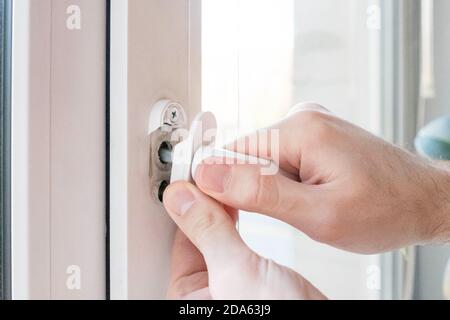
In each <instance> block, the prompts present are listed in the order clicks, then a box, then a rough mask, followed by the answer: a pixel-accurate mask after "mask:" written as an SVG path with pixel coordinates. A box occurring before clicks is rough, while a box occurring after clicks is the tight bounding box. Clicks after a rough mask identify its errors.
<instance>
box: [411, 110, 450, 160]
mask: <svg viewBox="0 0 450 320" xmlns="http://www.w3.org/2000/svg"><path fill="white" fill-rule="evenodd" d="M415 146H416V150H417V152H418V153H419V154H420V155H422V156H426V157H428V158H431V159H435V160H446V161H450V116H447V117H442V118H439V119H437V120H435V121H433V122H431V123H430V124H429V125H427V126H426V127H425V128H423V129H422V130H420V132H419V134H418V135H417V137H416V141H415Z"/></svg>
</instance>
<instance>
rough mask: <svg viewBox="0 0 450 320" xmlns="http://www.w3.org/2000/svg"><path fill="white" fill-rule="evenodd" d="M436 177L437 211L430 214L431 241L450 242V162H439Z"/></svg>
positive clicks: (433, 242)
mask: <svg viewBox="0 0 450 320" xmlns="http://www.w3.org/2000/svg"><path fill="white" fill-rule="evenodd" d="M436 174H437V178H436V179H434V189H435V212H434V214H433V213H432V214H431V215H430V217H431V220H433V221H431V222H430V225H431V226H432V227H431V243H432V244H443V243H450V164H449V163H448V162H447V163H443V162H441V163H438V164H437V171H436Z"/></svg>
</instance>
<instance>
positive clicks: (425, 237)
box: [195, 104, 450, 254]
mask: <svg viewBox="0 0 450 320" xmlns="http://www.w3.org/2000/svg"><path fill="white" fill-rule="evenodd" d="M297 109H298V111H297V112H293V113H292V114H291V116H290V117H288V118H286V119H285V120H283V121H281V122H280V123H278V124H276V125H274V126H273V127H271V128H269V130H271V129H274V130H278V131H279V137H280V141H279V155H280V157H279V163H278V164H279V166H280V168H281V169H282V170H284V171H286V172H288V173H289V174H291V175H292V176H294V177H296V179H292V178H288V177H286V175H283V174H280V173H278V174H276V175H262V174H261V168H260V167H258V166H256V165H224V164H203V165H201V166H200V167H198V169H197V171H196V174H195V181H196V183H197V185H198V187H199V188H200V189H201V190H202V191H203V192H204V193H205V194H207V195H209V196H211V197H212V198H214V199H216V200H217V201H218V202H220V203H224V204H225V205H227V206H229V207H232V208H237V209H241V210H245V211H250V212H258V213H262V214H266V215H269V216H271V217H274V218H276V219H279V220H282V221H285V222H287V223H289V224H291V225H292V226H294V227H296V228H298V229H299V230H301V231H303V232H305V233H306V234H307V235H309V236H310V237H311V238H312V239H314V240H317V241H319V242H323V243H326V244H329V245H332V246H334V247H337V248H341V249H345V250H348V251H353V252H357V253H367V254H369V253H379V252H384V251H389V250H392V249H397V248H401V247H405V246H408V245H413V244H427V243H435V242H445V241H449V240H450V174H449V172H448V171H447V170H444V169H442V168H438V167H437V166H434V165H433V164H432V163H430V162H427V161H425V160H423V159H421V158H419V157H416V156H415V155H413V154H410V153H408V152H406V151H404V150H402V149H400V148H398V147H395V146H393V145H391V144H388V143H386V142H384V141H383V140H381V139H379V138H377V137H375V136H373V135H372V134H370V133H368V132H366V131H365V130H363V129H361V128H358V127H356V126H354V125H352V124H350V123H348V122H345V121H343V120H341V119H338V118H336V117H334V116H333V115H331V114H329V113H328V112H327V111H326V110H325V109H324V108H323V107H321V106H318V105H315V104H303V105H300V106H298V108H297ZM257 137H258V132H257V133H255V134H253V135H250V136H247V137H244V138H242V140H241V141H238V142H237V143H236V144H233V145H231V146H229V149H231V150H233V151H237V152H240V153H245V154H250V155H253V156H259V155H261V154H263V155H267V154H271V153H274V152H275V151H277V150H270V143H267V148H260V149H259V150H248V148H247V149H246V148H245V147H242V146H248V145H249V144H248V141H249V140H253V141H255V138H256V139H257ZM242 142H244V143H242Z"/></svg>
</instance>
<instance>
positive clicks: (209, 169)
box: [195, 164, 317, 230]
mask: <svg viewBox="0 0 450 320" xmlns="http://www.w3.org/2000/svg"><path fill="white" fill-rule="evenodd" d="M195 181H196V183H197V186H198V187H199V188H200V189H201V190H202V191H203V192H204V193H206V194H208V195H209V196H211V197H213V198H214V199H216V200H217V201H219V202H220V203H224V204H226V205H228V206H230V207H233V208H236V209H240V210H244V211H249V212H258V213H262V214H265V215H268V216H270V217H273V218H275V219H278V220H281V221H284V222H286V223H288V224H290V225H292V226H294V227H296V228H298V229H300V230H303V229H304V226H308V225H311V224H312V222H313V220H312V219H314V214H313V213H314V210H313V206H314V205H315V204H316V203H317V201H316V198H317V196H316V192H315V191H314V190H313V188H312V187H311V186H307V185H303V184H301V183H299V182H297V181H294V180H291V179H289V178H288V177H286V176H284V175H282V174H280V173H278V174H275V175H263V174H262V171H261V168H260V167H259V166H258V165H248V164H245V165H240V164H237V165H225V164H203V165H201V166H199V167H198V169H197V171H196V173H195Z"/></svg>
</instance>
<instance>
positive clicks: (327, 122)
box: [297, 110, 333, 141]
mask: <svg viewBox="0 0 450 320" xmlns="http://www.w3.org/2000/svg"><path fill="white" fill-rule="evenodd" d="M297 121H298V124H299V125H300V127H302V128H303V129H304V130H305V131H306V132H308V133H309V134H310V135H311V136H314V137H315V138H316V139H318V140H320V141H327V140H328V139H330V138H331V137H332V135H333V125H332V123H333V117H331V116H330V115H329V114H326V113H324V112H319V111H314V110H309V111H303V112H300V113H299V114H298V115H297Z"/></svg>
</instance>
